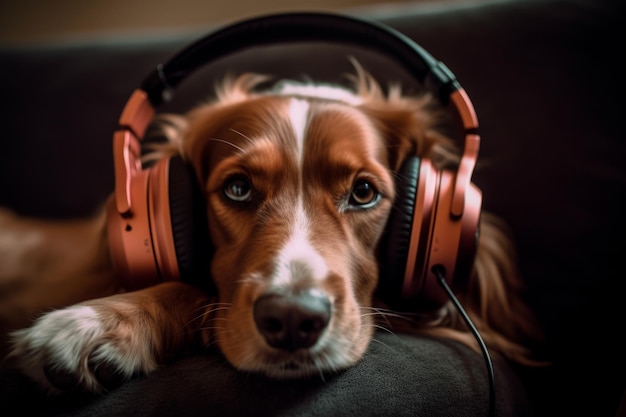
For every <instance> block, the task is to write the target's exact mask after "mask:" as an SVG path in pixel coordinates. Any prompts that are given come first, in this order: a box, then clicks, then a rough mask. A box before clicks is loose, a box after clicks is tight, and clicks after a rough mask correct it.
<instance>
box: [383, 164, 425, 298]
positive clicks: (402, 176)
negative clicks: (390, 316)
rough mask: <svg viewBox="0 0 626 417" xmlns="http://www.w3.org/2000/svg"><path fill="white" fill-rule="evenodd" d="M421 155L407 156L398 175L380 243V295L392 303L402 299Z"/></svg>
mask: <svg viewBox="0 0 626 417" xmlns="http://www.w3.org/2000/svg"><path fill="white" fill-rule="evenodd" d="M420 164H421V161H420V158H418V157H417V156H410V157H408V158H407V159H406V160H405V161H404V162H403V164H402V166H401V167H400V171H399V172H398V173H397V176H396V184H395V188H396V198H395V201H394V205H393V207H392V209H391V215H390V216H389V220H388V221H387V227H386V231H385V234H384V235H383V238H382V239H381V243H380V246H379V256H380V261H381V264H380V274H379V281H378V289H377V292H378V295H379V296H380V298H381V299H382V300H383V301H385V302H387V303H389V304H390V305H392V306H394V305H395V306H398V304H399V303H400V301H401V295H402V287H403V285H404V275H405V269H406V265H407V261H408V256H409V248H410V244H411V232H412V228H413V219H414V216H415V201H416V197H417V187H418V184H419V172H420Z"/></svg>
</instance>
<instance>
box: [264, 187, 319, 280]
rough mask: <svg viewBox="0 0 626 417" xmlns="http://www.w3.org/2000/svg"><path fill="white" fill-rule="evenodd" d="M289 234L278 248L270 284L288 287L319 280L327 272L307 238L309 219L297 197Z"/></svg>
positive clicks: (300, 200)
mask: <svg viewBox="0 0 626 417" xmlns="http://www.w3.org/2000/svg"><path fill="white" fill-rule="evenodd" d="M295 210H296V212H295V216H294V222H293V225H292V229H291V236H290V237H289V240H288V241H287V242H286V243H285V246H283V248H282V249H281V250H280V252H279V254H278V256H277V260H276V269H275V272H274V274H273V277H272V285H274V286H278V287H286V288H290V287H292V286H297V285H298V284H299V283H300V282H302V281H311V282H316V281H321V280H323V279H324V278H325V277H326V275H327V274H328V266H327V265H326V262H325V260H324V258H323V257H322V256H321V255H320V254H319V252H318V251H317V250H316V249H315V248H314V247H313V245H312V244H311V242H310V240H309V230H308V229H309V220H308V218H307V216H306V213H305V211H304V208H303V206H302V199H300V198H299V199H298V203H297V205H296V207H295Z"/></svg>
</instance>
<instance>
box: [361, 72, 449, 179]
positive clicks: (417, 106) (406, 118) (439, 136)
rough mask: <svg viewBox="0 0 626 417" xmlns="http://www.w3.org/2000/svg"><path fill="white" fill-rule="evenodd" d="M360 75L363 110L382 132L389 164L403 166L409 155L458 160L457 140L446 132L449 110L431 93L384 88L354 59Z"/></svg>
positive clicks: (393, 86) (436, 159)
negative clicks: (414, 93)
mask: <svg viewBox="0 0 626 417" xmlns="http://www.w3.org/2000/svg"><path fill="white" fill-rule="evenodd" d="M353 65H354V66H355V69H356V75H355V76H353V77H351V78H352V81H353V83H354V87H355V91H356V92H357V94H358V95H359V96H360V97H361V99H362V104H361V106H360V107H361V110H362V111H363V112H364V113H365V114H366V115H367V116H368V117H369V118H370V120H372V121H373V123H374V124H375V127H376V128H377V129H378V131H379V132H381V135H382V137H383V138H384V140H385V145H386V147H387V150H388V155H389V167H390V168H391V169H393V170H394V171H396V170H398V169H399V168H400V165H401V164H402V162H403V161H404V159H405V158H406V157H407V156H409V155H411V154H412V155H416V156H419V157H427V158H431V159H433V161H434V163H435V164H446V163H447V162H450V161H451V160H452V161H453V160H456V159H457V158H456V156H455V154H456V150H455V149H454V145H453V141H452V140H451V139H449V138H448V137H446V136H445V135H444V134H443V133H442V131H443V127H444V126H446V125H448V124H449V123H450V121H449V120H448V113H447V112H446V111H445V110H443V109H442V108H441V106H440V105H439V104H438V102H437V100H435V99H434V98H433V97H432V95H430V94H420V95H413V96H408V95H403V93H402V91H401V89H400V87H399V86H398V85H390V86H389V88H388V91H387V93H385V92H384V91H383V89H382V88H381V86H380V85H379V84H378V82H377V81H376V80H375V79H374V77H372V75H371V74H369V73H368V72H366V71H365V70H364V69H363V68H362V67H361V66H360V65H359V64H358V63H357V62H355V61H353Z"/></svg>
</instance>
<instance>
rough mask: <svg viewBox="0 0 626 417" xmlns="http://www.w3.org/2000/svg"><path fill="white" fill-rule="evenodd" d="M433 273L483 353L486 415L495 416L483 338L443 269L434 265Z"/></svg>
mask: <svg viewBox="0 0 626 417" xmlns="http://www.w3.org/2000/svg"><path fill="white" fill-rule="evenodd" d="M433 272H434V274H435V275H436V276H437V280H438V281H439V284H440V285H441V286H442V287H443V289H444V290H445V292H446V293H447V294H448V297H450V300H451V301H452V303H453V304H454V306H455V307H456V309H457V310H458V311H459V314H461V317H462V318H463V321H465V324H466V325H467V327H469V329H470V330H471V332H472V333H473V334H474V337H475V338H476V341H477V342H478V345H479V346H480V350H481V351H482V353H483V357H484V358H485V365H486V366H487V375H488V377H489V412H488V414H487V415H488V416H489V417H493V416H494V415H495V405H496V383H495V375H494V371H493V363H492V362H491V356H489V351H488V350H487V346H486V345H485V342H484V341H483V338H482V337H481V336H480V333H479V332H478V330H477V329H476V326H474V323H473V322H472V320H471V319H470V317H469V316H468V315H467V313H466V312H465V309H464V308H463V306H462V305H461V302H460V301H459V300H458V299H457V298H456V296H455V295H454V293H453V292H452V290H451V289H450V287H449V286H448V283H447V282H446V279H445V277H444V276H443V273H444V269H443V267H442V266H441V265H435V266H434V267H433Z"/></svg>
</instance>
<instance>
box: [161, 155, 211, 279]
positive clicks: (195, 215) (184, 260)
mask: <svg viewBox="0 0 626 417" xmlns="http://www.w3.org/2000/svg"><path fill="white" fill-rule="evenodd" d="M169 203H170V217H171V223H172V235H173V239H174V247H175V250H176V259H177V261H178V269H179V273H180V279H181V280H182V281H184V282H189V283H192V284H194V285H196V286H198V287H200V288H203V289H205V290H212V289H213V284H212V282H211V279H210V261H211V258H212V256H213V245H212V244H211V241H210V238H209V228H208V224H207V217H206V216H207V213H206V208H205V207H206V205H205V202H204V197H203V193H202V190H201V188H200V186H199V184H198V181H197V179H196V176H195V174H194V172H193V170H192V168H191V167H190V166H189V165H188V164H186V163H185V162H184V161H183V160H182V158H181V157H180V156H174V157H172V158H170V163H169Z"/></svg>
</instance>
